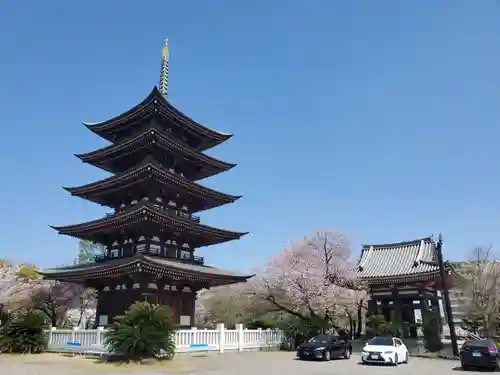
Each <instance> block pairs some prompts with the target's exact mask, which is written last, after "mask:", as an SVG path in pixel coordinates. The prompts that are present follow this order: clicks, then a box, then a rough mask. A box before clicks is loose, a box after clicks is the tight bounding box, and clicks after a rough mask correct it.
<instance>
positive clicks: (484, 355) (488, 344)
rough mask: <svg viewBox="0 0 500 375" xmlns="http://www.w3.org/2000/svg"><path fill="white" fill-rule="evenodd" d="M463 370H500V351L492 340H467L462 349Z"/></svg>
mask: <svg viewBox="0 0 500 375" xmlns="http://www.w3.org/2000/svg"><path fill="white" fill-rule="evenodd" d="M460 362H461V364H462V369H464V370H469V369H472V368H485V369H491V370H498V369H499V368H500V349H499V348H498V347H497V345H496V343H495V342H494V341H492V340H467V341H466V342H465V343H464V344H463V345H462V348H461V349H460Z"/></svg>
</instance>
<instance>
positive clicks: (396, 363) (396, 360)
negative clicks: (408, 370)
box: [394, 354, 399, 366]
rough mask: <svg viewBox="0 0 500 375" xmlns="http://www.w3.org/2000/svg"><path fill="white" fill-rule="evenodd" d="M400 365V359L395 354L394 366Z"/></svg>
mask: <svg viewBox="0 0 500 375" xmlns="http://www.w3.org/2000/svg"><path fill="white" fill-rule="evenodd" d="M398 364H399V358H398V355H397V354H394V366H397V365H398Z"/></svg>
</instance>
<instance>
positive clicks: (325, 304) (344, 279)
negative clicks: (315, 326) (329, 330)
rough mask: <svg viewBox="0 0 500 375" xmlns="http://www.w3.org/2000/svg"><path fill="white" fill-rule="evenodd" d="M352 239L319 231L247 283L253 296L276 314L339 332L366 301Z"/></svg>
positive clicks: (277, 258)
mask: <svg viewBox="0 0 500 375" xmlns="http://www.w3.org/2000/svg"><path fill="white" fill-rule="evenodd" d="M355 267H356V262H355V261H354V260H353V259H352V256H351V251H350V248H349V240H348V238H347V237H346V236H345V235H344V234H343V233H342V232H340V231H337V230H322V231H317V232H316V233H314V234H313V235H312V236H309V237H306V238H304V239H303V240H302V241H300V242H298V243H294V244H292V245H291V246H290V247H289V248H287V249H286V250H285V251H284V252H283V253H281V254H279V255H278V256H277V257H274V258H272V259H271V260H270V261H269V262H268V263H267V264H266V265H265V266H264V267H263V269H261V270H259V271H258V272H257V275H256V277H255V278H254V279H252V280H251V281H250V282H249V288H250V293H251V294H253V295H255V296H258V297H259V298H261V299H264V300H265V301H267V302H268V303H269V305H270V306H272V307H273V308H274V309H276V310H278V311H283V312H286V313H288V314H291V315H293V316H295V317H297V318H300V319H302V320H316V321H322V322H324V323H327V324H328V325H331V326H333V327H335V328H339V325H340V324H342V320H343V319H349V314H351V315H352V312H353V311H357V310H358V307H359V303H361V300H362V299H363V298H364V291H363V287H362V285H361V283H360V282H359V280H358V279H357V277H356V271H355Z"/></svg>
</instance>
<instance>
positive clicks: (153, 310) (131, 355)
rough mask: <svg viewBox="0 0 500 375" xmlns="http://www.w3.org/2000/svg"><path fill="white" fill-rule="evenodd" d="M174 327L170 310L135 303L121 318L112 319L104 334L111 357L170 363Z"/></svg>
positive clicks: (172, 354)
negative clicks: (159, 360)
mask: <svg viewBox="0 0 500 375" xmlns="http://www.w3.org/2000/svg"><path fill="white" fill-rule="evenodd" d="M174 333H175V332H174V326H173V324H172V315H171V313H170V309H168V307H165V306H159V305H151V304H149V303H147V302H136V303H134V304H133V305H132V306H130V308H129V310H128V311H127V312H126V313H125V315H122V316H118V317H116V318H115V322H114V323H113V324H111V326H110V327H109V329H108V332H107V333H106V337H105V344H106V346H107V348H108V350H109V351H110V353H111V354H113V355H117V356H125V358H126V359H127V360H133V361H140V360H142V359H145V358H158V359H172V358H173V357H174V355H175V341H174Z"/></svg>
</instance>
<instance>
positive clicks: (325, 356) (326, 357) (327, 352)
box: [323, 350, 332, 361]
mask: <svg viewBox="0 0 500 375" xmlns="http://www.w3.org/2000/svg"><path fill="white" fill-rule="evenodd" d="M323 359H324V360H325V361H329V360H330V359H332V354H331V353H330V351H329V350H325V355H324V356H323Z"/></svg>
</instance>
